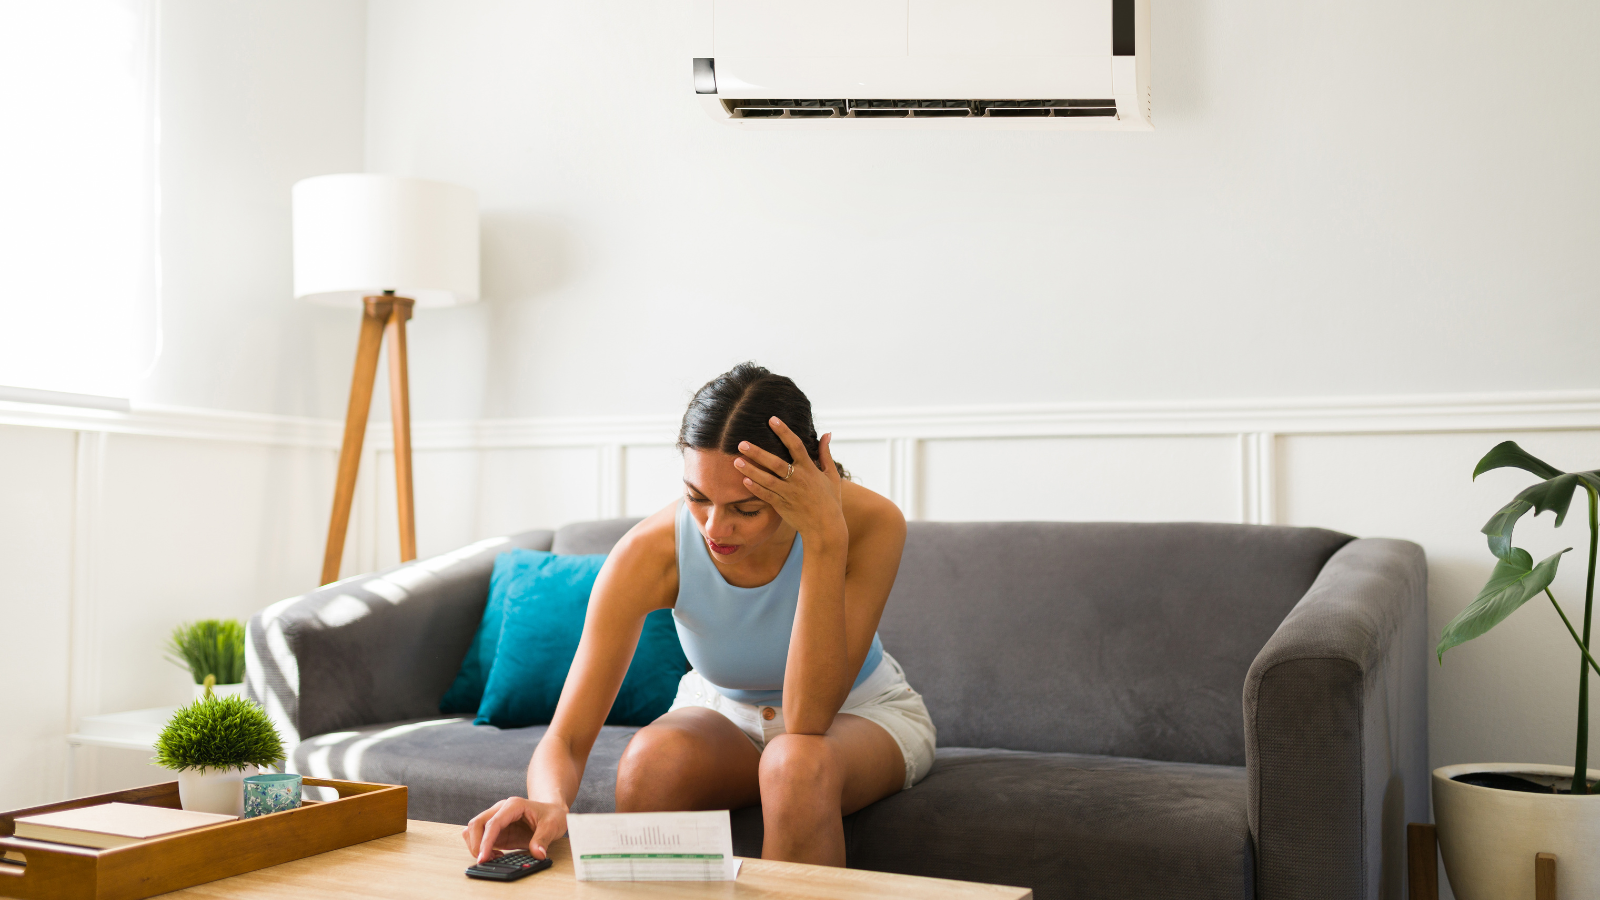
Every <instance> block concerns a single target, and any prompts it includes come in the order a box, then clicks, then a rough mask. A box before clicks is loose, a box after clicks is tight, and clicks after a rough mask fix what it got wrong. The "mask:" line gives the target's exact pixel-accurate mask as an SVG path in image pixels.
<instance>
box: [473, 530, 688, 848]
mask: <svg viewBox="0 0 1600 900" xmlns="http://www.w3.org/2000/svg"><path fill="white" fill-rule="evenodd" d="M676 506H677V504H676V503H674V504H673V505H672V506H669V507H667V508H666V509H664V510H662V511H660V512H658V513H656V514H655V515H653V516H651V517H650V518H648V519H645V520H644V521H643V522H640V523H639V524H638V525H635V526H634V527H633V528H632V529H631V530H630V531H629V532H628V533H627V534H626V535H624V536H623V538H622V540H620V541H618V542H617V546H616V547H615V549H613V550H612V551H611V554H610V555H609V556H608V557H607V558H606V562H605V565H604V566H602V567H601V569H600V574H599V576H598V577H597V578H596V579H595V584H594V590H593V591H592V592H591V594H590V596H589V610H588V613H587V614H586V616H585V618H584V622H583V637H582V638H580V639H579V641H578V652H577V655H576V656H574V657H573V660H572V668H571V669H569V670H568V672H567V680H566V683H565V684H564V685H563V686H562V688H561V699H560V701H559V702H557V704H556V712H555V717H554V718H553V719H552V720H551V722H550V727H549V729H548V730H546V731H545V736H544V738H543V739H541V740H540V741H539V746H538V747H537V748H536V749H535V750H534V751H533V759H532V760H530V761H529V763H528V796H527V798H526V799H524V798H521V797H511V798H509V799H506V800H502V801H500V802H499V803H496V804H495V805H494V806H492V807H490V808H489V809H487V810H485V811H484V812H481V813H479V814H478V815H477V816H475V817H474V818H473V819H472V821H471V822H470V823H469V824H468V825H467V827H466V829H465V830H464V831H463V832H462V837H463V838H465V839H466V842H467V848H468V849H469V850H471V851H472V853H473V855H474V856H476V857H477V858H478V860H479V861H480V862H481V861H483V860H485V859H487V858H489V857H490V856H492V855H493V852H494V850H495V849H496V848H497V847H498V848H513V847H527V848H528V849H529V850H530V851H531V852H532V853H534V854H535V855H536V856H543V855H544V853H545V851H546V848H547V847H548V846H549V844H550V842H551V841H553V840H555V839H557V838H559V837H561V835H563V834H565V833H566V830H567V828H566V815H567V811H568V810H569V809H570V808H571V806H572V802H573V801H574V800H575V799H576V798H577V795H578V785H579V784H580V783H581V782H582V781H583V770H584V766H585V765H586V764H587V763H588V760H589V751H590V750H592V749H593V748H594V742H595V739H596V738H597V737H598V736H599V734H600V728H601V726H602V725H604V724H605V720H606V716H607V714H609V713H610V712H611V705H612V703H614V702H616V699H617V691H618V690H619V689H621V687H622V679H623V677H624V676H626V675H627V673H628V664H629V662H631V661H632V660H633V652H634V649H635V647H637V645H638V643H639V633H640V631H641V629H642V628H643V627H644V619H645V616H647V615H649V614H650V613H651V612H652V611H654V610H657V609H663V608H666V607H670V606H671V605H672V603H673V600H674V599H675V598H676V597H677V594H678V570H677V553H676V550H675V548H674V543H673V514H674V510H675V508H676Z"/></svg>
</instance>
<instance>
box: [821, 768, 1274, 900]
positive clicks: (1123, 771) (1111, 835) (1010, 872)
mask: <svg viewBox="0 0 1600 900" xmlns="http://www.w3.org/2000/svg"><path fill="white" fill-rule="evenodd" d="M1245 795H1246V791H1245V771H1244V769H1241V768H1237V767H1234V766H1210V765H1195V764H1190V763H1162V762H1150V761H1147V760H1138V759H1118V758H1113V757H1103V756H1080V755H1077V754H1067V753H1059V754H1058V753H1019V752H1013V751H1007V750H970V749H961V748H941V749H940V750H939V754H938V761H937V762H936V763H935V764H934V767H933V771H932V772H931V773H929V775H928V777H926V778H924V779H923V780H922V781H920V782H918V783H917V785H916V786H915V787H913V788H911V789H910V790H906V791H902V792H900V793H898V794H895V795H894V796H892V797H889V798H887V799H884V800H881V801H879V802H877V803H874V804H872V805H871V806H868V807H867V808H866V809H863V810H861V811H860V812H858V813H856V814H855V815H853V816H850V817H848V818H847V819H846V820H845V841H846V847H847V854H848V858H849V865H850V867H851V868H857V869H874V870H877V871H880V872H902V873H907V874H914V875H930V876H934V877H937V878H956V879H961V880H964V881H983V882H989V883H991V884H1014V885H1018V886H1020V887H1027V888H1032V889H1033V891H1034V897H1036V898H1038V900H1051V898H1069V897H1070V898H1073V900H1095V898H1107V900H1111V898H1118V900H1121V898H1128V897H1138V898H1141V900H1149V898H1162V897H1171V898H1184V900H1207V898H1223V897H1226V898H1229V900H1248V898H1251V897H1254V896H1255V888H1254V874H1253V869H1254V861H1253V859H1254V857H1253V854H1252V850H1251V843H1250V829H1249V824H1248V822H1247V821H1246V817H1245Z"/></svg>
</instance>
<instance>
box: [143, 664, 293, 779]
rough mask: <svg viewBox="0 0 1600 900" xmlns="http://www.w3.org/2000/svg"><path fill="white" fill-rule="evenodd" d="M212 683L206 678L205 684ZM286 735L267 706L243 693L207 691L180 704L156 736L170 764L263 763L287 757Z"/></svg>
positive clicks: (161, 758)
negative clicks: (230, 694)
mask: <svg viewBox="0 0 1600 900" xmlns="http://www.w3.org/2000/svg"><path fill="white" fill-rule="evenodd" d="M211 683H214V682H212V680H211V679H210V678H208V679H207V687H208V688H209V686H210V684H211ZM283 758H284V756H283V739H282V738H280V737H279V736H278V729H277V728H275V727H273V724H272V720H271V719H269V718H267V714H266V712H265V711H264V710H263V709H262V708H261V707H260V706H257V705H256V702H255V701H254V700H249V699H246V698H244V697H217V696H214V695H212V693H211V691H210V690H209V689H208V690H207V691H206V696H205V697H203V698H201V699H199V700H196V701H194V702H193V703H190V704H189V705H188V706H180V707H178V711H177V712H175V713H173V714H172V720H171V721H169V722H168V723H167V727H166V728H164V729H163V730H162V732H161V737H160V738H159V739H158V740H157V741H156V763H157V764H158V765H161V766H164V767H166V768H168V769H176V770H178V771H182V770H185V769H201V770H205V769H218V770H220V769H243V768H244V767H245V766H255V767H256V768H259V769H265V768H267V767H269V766H273V765H276V764H278V763H279V762H282V761H283Z"/></svg>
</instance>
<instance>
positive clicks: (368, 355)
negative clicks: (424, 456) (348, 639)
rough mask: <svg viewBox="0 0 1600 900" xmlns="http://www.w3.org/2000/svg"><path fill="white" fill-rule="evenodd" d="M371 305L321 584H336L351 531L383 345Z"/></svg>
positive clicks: (353, 381) (353, 385)
mask: <svg viewBox="0 0 1600 900" xmlns="http://www.w3.org/2000/svg"><path fill="white" fill-rule="evenodd" d="M374 313H375V310H374V309H373V308H372V304H371V303H368V304H367V310H366V312H365V313H363V314H362V316H361V338H360V340H359V341H358V342H357V344H356V370H355V376H354V377H353V378H351V379H350V408H349V409H348V410H347V411H346V412H345V417H344V444H343V445H342V446H341V447H340V448H339V479H338V481H337V483H336V485H335V487H334V491H333V516H332V518H331V519H330V520H329V522H328V545H327V549H326V550H325V551H324V552H323V555H322V582H321V583H322V584H329V583H331V582H334V581H338V580H339V563H340V561H341V560H343V559H344V538H345V534H346V533H347V532H348V531H349V528H350V504H351V503H352V502H353V501H354V500H355V493H356V474H357V472H358V471H359V470H360V468H361V441H362V439H363V438H365V437H366V435H367V412H368V410H369V409H371V407H372V384H373V381H374V380H375V379H376V378H377V377H378V349H379V347H381V346H382V344H383V326H384V320H383V318H381V317H380V316H377V315H375V314H374Z"/></svg>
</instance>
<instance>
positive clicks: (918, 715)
mask: <svg viewBox="0 0 1600 900" xmlns="http://www.w3.org/2000/svg"><path fill="white" fill-rule="evenodd" d="M832 437H833V436H832V435H831V434H830V435H824V436H823V437H822V439H821V440H820V441H819V440H817V437H816V429H815V428H814V427H813V425H812V422H811V403H810V401H809V400H807V399H806V396H805V394H803V393H801V391H800V389H799V388H798V387H796V386H795V384H794V382H793V381H790V380H789V379H788V378H785V377H783V376H781V375H774V374H772V373H771V372H769V371H767V370H766V369H764V368H762V367H760V366H757V365H755V364H753V363H745V364H743V365H740V366H737V367H735V368H734V369H733V370H732V371H730V372H728V373H727V374H725V375H722V376H721V377H719V378H716V379H714V380H712V381H711V382H709V383H708V384H706V386H705V387H703V388H701V389H700V391H699V393H697V394H695V397H694V399H693V400H692V401H691V402H690V403H689V409H688V411H687V412H685V413H684V416H683V426H682V428H681V429H680V430H679V432H678V448H679V449H680V450H681V451H682V453H683V473H684V474H683V484H684V496H683V498H682V499H681V500H679V501H676V502H674V503H673V504H672V505H670V506H668V507H667V508H665V509H663V510H661V511H660V512H658V513H656V514H655V515H653V516H651V517H649V518H648V519H645V520H644V521H642V522H640V523H639V524H638V525H635V526H634V527H633V529H632V530H631V531H629V532H628V533H627V535H625V536H624V537H623V538H622V540H621V541H619V542H618V543H617V546H616V548H615V549H613V550H612V552H611V555H610V556H609V557H608V558H607V559H606V562H605V565H604V567H603V568H601V570H600V574H599V577H598V578H597V579H596V581H595V585H594V591H593V593H592V594H591V596H590V600H589V613H588V617H587V618H586V620H585V621H584V626H583V637H582V640H581V641H580V642H579V645H578V652H577V656H576V657H575V658H574V659H573V661H572V668H571V670H570V671H569V673H568V675H567V681H566V685H565V686H564V687H563V689H562V691H561V699H560V702H559V703H558V705H557V706H556V712H555V717H554V719H553V720H552V721H551V723H550V728H549V730H548V731H547V732H546V733H545V736H544V738H543V740H541V741H540V742H539V746H538V748H537V749H536V750H535V751H534V754H533V760H532V761H531V762H530V763H529V764H528V796H527V798H522V797H512V798H510V799H507V800H502V801H500V802H499V803H496V804H495V805H494V806H492V807H490V808H489V809H487V810H485V811H484V812H482V813H479V814H478V815H477V816H476V817H474V818H473V820H472V822H471V823H470V824H468V826H467V828H466V830H465V831H464V832H463V833H462V836H463V837H464V838H465V839H466V842H467V847H468V848H469V849H470V850H471V851H472V853H473V854H474V855H476V856H477V858H478V860H479V861H480V862H481V861H484V860H486V859H488V858H489V857H491V856H493V855H494V851H495V849H496V848H500V849H513V848H515V849H521V848H524V847H526V848H528V850H529V851H530V852H531V853H533V854H534V855H535V856H539V857H543V856H544V855H545V852H546V848H548V847H549V845H550V842H551V841H554V840H556V839H558V838H560V837H561V836H562V835H563V834H565V833H566V830H567V825H566V817H567V810H568V809H569V808H570V807H571V805H572V802H573V800H574V798H575V797H576V795H577V792H578V784H579V782H580V781H581V779H582V778H583V768H584V764H585V762H586V761H587V759H588V756H589V750H590V748H592V747H593V746H594V741H595V738H596V737H597V736H598V735H599V733H600V726H601V725H602V724H603V723H604V722H605V718H606V714H607V712H608V711H609V710H610V709H611V704H612V702H613V701H614V700H615V699H616V696H617V690H618V688H619V687H620V686H621V684H622V678H623V675H624V674H626V672H627V669H628V663H629V661H630V660H631V659H632V658H633V651H634V647H635V646H636V644H637V643H638V640H639V633H640V629H641V628H642V626H643V622H644V618H645V616H646V615H648V614H649V613H650V612H651V611H653V610H657V609H671V610H672V611H673V619H674V620H675V622H676V623H677V628H678V635H679V638H680V639H681V641H682V644H683V650H684V654H685V655H686V656H687V657H688V659H689V662H690V663H691V664H692V665H693V666H694V670H692V671H690V672H689V673H688V674H686V675H684V676H683V680H682V681H681V682H680V683H679V685H678V694H677V698H676V699H675V700H674V701H673V703H672V707H671V709H669V710H668V712H667V713H666V714H665V715H663V716H661V717H660V718H659V719H656V720H655V721H654V722H652V723H651V724H650V725H648V726H646V727H644V728H642V729H640V730H639V732H638V733H637V734H635V735H634V736H633V740H632V742H631V743H629V745H628V748H627V750H626V751H625V752H624V753H623V756H622V760H621V762H620V763H619V765H618V767H617V810H618V811H619V812H645V811H661V810H696V809H738V808H740V807H745V806H751V805H754V804H757V803H759V804H761V807H762V815H763V818H764V822H765V843H764V844H763V846H762V853H761V855H762V856H763V857H765V858H767V859H783V860H790V861H794V862H807V863H817V864H822V865H834V866H842V865H844V862H845V856H844V825H843V822H842V821H841V816H843V815H845V814H848V813H852V812H855V811H856V810H858V809H860V808H862V807H863V806H866V805H867V804H869V803H872V802H873V801H875V800H879V799H881V798H883V797H886V796H888V795H890V794H893V793H895V792H896V791H900V790H903V789H905V788H908V787H910V786H911V785H912V784H914V783H916V781H917V780H918V779H920V778H922V777H923V776H924V775H926V774H927V772H928V769H929V767H931V766H932V765H933V747H934V728H933V722H932V721H931V720H930V719H929V718H928V711H927V708H926V707H925V706H924V705H923V703H922V697H921V696H920V695H918V694H917V692H916V691H913V690H912V689H911V687H910V685H908V684H906V680H905V675H904V673H903V672H902V671H901V669H900V666H899V664H898V663H896V662H895V661H894V658H893V657H891V656H889V654H887V653H885V652H884V651H883V647H882V644H881V643H880V642H879V640H878V635H877V631H878V620H879V618H880V617H881V616H882V615H883V605H884V603H885V602H886V601H887V600H888V598H889V589H890V587H891V586H893V584H894V578H895V573H896V572H897V571H898V570H899V568H900V551H901V549H902V548H903V547H904V545H905V535H906V525H905V519H904V517H903V516H901V514H900V511H899V509H898V508H897V507H895V505H894V504H893V503H891V502H889V501H888V500H887V499H885V498H883V497H881V496H879V495H877V494H875V493H873V492H872V491H869V490H867V489H866V488H864V487H862V486H860V485H857V484H854V483H852V482H850V481H848V480H846V479H845V478H844V472H843V469H841V468H840V467H839V466H837V465H836V464H835V463H834V461H833V456H832V454H831V453H830V452H829V444H830V443H831V441H832Z"/></svg>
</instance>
